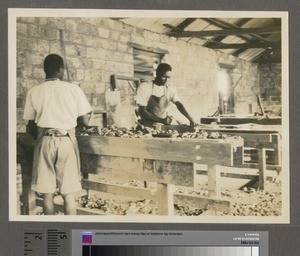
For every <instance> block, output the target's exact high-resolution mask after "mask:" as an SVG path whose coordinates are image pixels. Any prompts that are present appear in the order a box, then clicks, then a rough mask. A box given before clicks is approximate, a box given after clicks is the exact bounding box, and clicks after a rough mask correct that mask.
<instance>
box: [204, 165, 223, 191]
mask: <svg viewBox="0 0 300 256" xmlns="http://www.w3.org/2000/svg"><path fill="white" fill-rule="evenodd" d="M207 178H208V190H209V191H210V195H212V196H216V197H219V196H220V195H221V184H220V179H221V175H220V168H219V166H218V165H208V166H207Z"/></svg>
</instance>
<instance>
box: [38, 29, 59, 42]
mask: <svg viewBox="0 0 300 256" xmlns="http://www.w3.org/2000/svg"><path fill="white" fill-rule="evenodd" d="M42 35H43V37H44V39H47V40H57V39H58V38H59V31H58V30H57V29H54V28H44V29H42Z"/></svg>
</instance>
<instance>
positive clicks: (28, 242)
mask: <svg viewBox="0 0 300 256" xmlns="http://www.w3.org/2000/svg"><path fill="white" fill-rule="evenodd" d="M45 238H46V237H45V232H44V231H34V230H31V231H25V232H24V244H23V251H24V256H41V255H45V246H46V239H45Z"/></svg>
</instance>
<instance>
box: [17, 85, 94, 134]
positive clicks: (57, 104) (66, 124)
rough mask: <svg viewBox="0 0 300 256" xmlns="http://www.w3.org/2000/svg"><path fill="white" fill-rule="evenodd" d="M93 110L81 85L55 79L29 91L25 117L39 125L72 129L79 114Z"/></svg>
mask: <svg viewBox="0 0 300 256" xmlns="http://www.w3.org/2000/svg"><path fill="white" fill-rule="evenodd" d="M91 111H92V108H91V105H90V103H89V102H88V100H87V98H86V96H85V94H84V93H83V91H82V90H81V88H80V87H78V86H77V85H74V84H71V83H67V82H63V81H59V80H55V81H47V82H44V83H42V84H40V85H38V86H35V87H33V88H31V89H30V90H29V91H28V94H27V96H26V102H25V109H24V114H23V118H24V119H28V120H35V122H36V123H37V125H38V126H39V127H44V128H46V127H47V128H57V129H71V128H74V127H76V125H77V118H78V117H79V116H82V115H85V114H87V113H89V112H91Z"/></svg>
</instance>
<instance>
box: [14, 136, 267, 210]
mask: <svg viewBox="0 0 300 256" xmlns="http://www.w3.org/2000/svg"><path fill="white" fill-rule="evenodd" d="M77 140H78V145H79V150H80V156H81V172H82V175H83V179H82V186H83V188H84V189H86V190H95V191H101V192H107V193H112V194H121V195H129V196H133V197H135V196H137V197H142V198H145V199H150V200H151V199H152V200H155V201H157V202H158V214H159V215H172V214H173V211H174V204H175V203H176V204H178V205H188V206H190V207H198V208H202V209H207V208H209V209H212V210H216V211H224V210H225V211H226V210H227V211H229V210H230V201H228V200H223V199H222V198H221V197H220V194H221V193H220V189H221V184H220V183H221V181H220V180H221V179H220V178H221V171H222V168H223V167H228V166H229V167H230V166H239V167H240V166H242V165H243V145H244V140H243V139H242V138H241V137H232V138H228V139H227V140H224V139H194V138H193V139H190V138H187V139H183V138H120V137H104V136H99V135H91V136H84V135H80V136H77ZM17 144H18V150H17V155H18V157H17V161H18V163H19V164H20V165H21V169H22V197H21V202H22V209H21V214H23V215H24V214H25V215H26V214H34V207H35V205H36V202H37V200H36V197H35V193H34V192H33V191H32V190H31V189H30V180H31V177H30V176H31V168H32V152H33V145H34V141H33V139H32V138H31V137H30V136H29V135H27V134H24V133H18V134H17ZM264 150H265V149H262V152H264ZM262 155H263V154H262ZM260 160H261V164H260V170H262V171H260V172H259V176H260V177H262V180H264V179H265V172H264V170H265V163H264V160H263V158H261V159H260ZM198 164H200V165H206V166H207V176H208V191H209V196H204V197H203V196H194V195H184V194H176V193H174V186H186V187H194V185H195V184H194V183H195V175H196V174H197V173H196V168H195V166H196V165H198ZM92 174H97V175H98V174H100V177H103V178H108V179H114V180H123V181H124V180H126V181H130V180H140V181H148V182H155V183H157V190H156V191H153V190H150V189H148V188H146V187H145V188H141V187H138V188H135V187H134V188H132V187H128V186H119V185H109V184H103V183H101V182H100V183H99V182H97V181H95V180H93V179H92V178H91V177H93V175H92ZM77 213H78V214H96V213H95V211H92V213H88V212H87V211H86V209H81V210H77Z"/></svg>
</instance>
